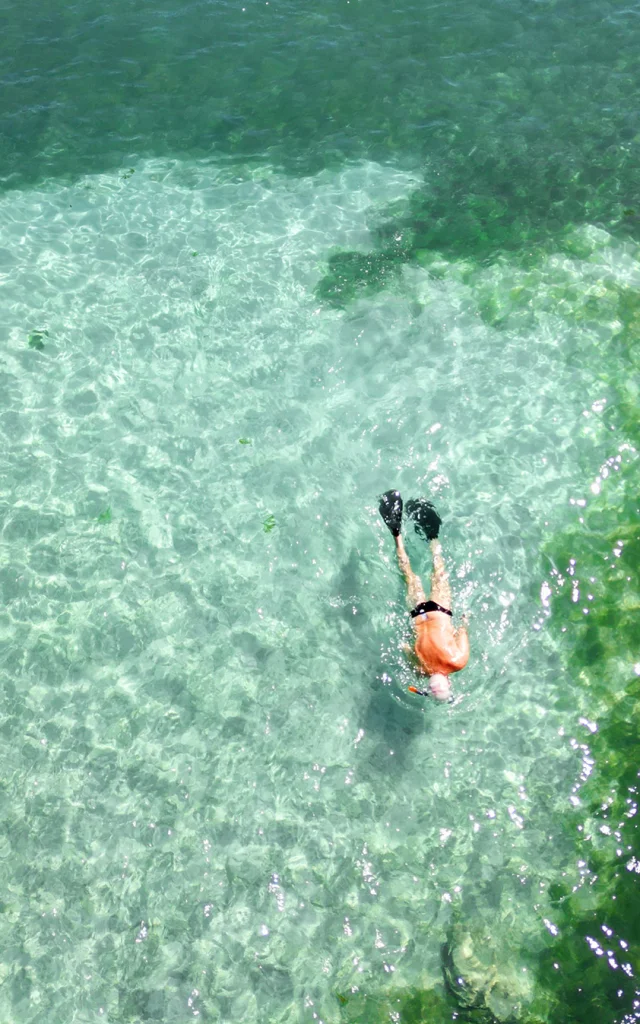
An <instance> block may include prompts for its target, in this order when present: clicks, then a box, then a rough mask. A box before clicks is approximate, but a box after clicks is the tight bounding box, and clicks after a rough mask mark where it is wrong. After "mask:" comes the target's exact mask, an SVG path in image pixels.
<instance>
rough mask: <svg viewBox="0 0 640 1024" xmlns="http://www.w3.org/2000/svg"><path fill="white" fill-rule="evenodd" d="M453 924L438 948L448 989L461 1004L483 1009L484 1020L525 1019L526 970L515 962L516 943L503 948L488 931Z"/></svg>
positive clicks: (529, 994)
mask: <svg viewBox="0 0 640 1024" xmlns="http://www.w3.org/2000/svg"><path fill="white" fill-rule="evenodd" d="M472 928H473V926H468V925H467V926H465V925H462V924H454V925H453V927H452V929H451V931H450V934H449V938H448V940H447V942H446V943H445V945H444V946H443V950H442V969H443V974H444V978H445V981H446V983H447V985H448V987H449V990H450V991H451V993H452V994H453V995H454V997H455V999H456V1002H457V1003H458V1004H459V1005H460V1006H461V1007H466V1008H469V1009H471V1008H475V1009H478V1011H480V1014H481V1011H483V1010H484V1011H485V1017H484V1018H483V1017H482V1016H481V1015H479V1019H486V1020H487V1021H490V1022H493V1021H500V1024H503V1022H504V1024H507V1022H516V1021H522V1020H523V1019H525V1014H526V1007H527V1006H528V1004H529V1003H530V1002H531V1000H532V998H533V984H532V981H531V979H530V976H529V973H528V972H527V971H526V970H523V968H522V966H521V965H519V964H518V957H517V944H516V946H514V948H513V949H511V950H509V949H508V948H505V943H504V942H503V941H496V940H494V938H493V936H492V934H491V933H489V932H488V930H485V929H484V928H483V929H482V934H480V931H478V930H477V929H476V930H474V931H472Z"/></svg>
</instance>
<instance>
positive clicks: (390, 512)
mask: <svg viewBox="0 0 640 1024" xmlns="http://www.w3.org/2000/svg"><path fill="white" fill-rule="evenodd" d="M378 508H379V509H380V515H381V516H382V518H383V519H384V521H385V523H386V524H387V526H388V527H389V529H390V530H391V535H392V536H393V537H399V536H400V530H401V529H402V495H401V494H400V491H387V492H386V493H385V494H383V495H382V497H381V498H380V504H379V505H378Z"/></svg>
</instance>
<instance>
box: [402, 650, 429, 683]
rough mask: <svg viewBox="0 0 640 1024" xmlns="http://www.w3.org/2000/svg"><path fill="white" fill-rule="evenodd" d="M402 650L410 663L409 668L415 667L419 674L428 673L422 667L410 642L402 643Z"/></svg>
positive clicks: (424, 674)
mask: <svg viewBox="0 0 640 1024" xmlns="http://www.w3.org/2000/svg"><path fill="white" fill-rule="evenodd" d="M402 650H403V651H404V653H405V654H406V656H407V659H408V661H409V662H410V663H411V668H413V669H415V670H416V672H420V673H421V675H423V676H426V675H428V673H427V670H426V669H425V668H424V666H423V664H422V662H421V661H420V658H419V657H418V655H417V654H416V651H415V648H414V647H412V646H411V644H403V645H402Z"/></svg>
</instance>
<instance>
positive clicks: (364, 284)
mask: <svg viewBox="0 0 640 1024" xmlns="http://www.w3.org/2000/svg"><path fill="white" fill-rule="evenodd" d="M406 262H407V259H406V258H405V254H404V253H402V252H401V251H397V250H384V251H383V252H371V253H361V252H339V253H335V254H334V255H333V256H331V257H330V258H329V266H328V271H327V273H326V274H325V276H324V277H323V278H322V280H321V281H320V283H319V284H318V286H317V288H316V295H317V297H318V299H320V301H321V302H326V303H327V304H328V305H329V306H333V307H334V308H335V309H343V308H344V307H345V306H347V305H348V304H349V303H350V302H352V301H353V300H354V299H358V298H364V297H366V296H368V295H374V294H375V293H376V292H379V291H381V290H382V289H383V288H386V287H387V286H388V285H390V284H392V283H393V282H395V281H397V280H398V276H399V272H400V269H401V267H402V265H403V263H406Z"/></svg>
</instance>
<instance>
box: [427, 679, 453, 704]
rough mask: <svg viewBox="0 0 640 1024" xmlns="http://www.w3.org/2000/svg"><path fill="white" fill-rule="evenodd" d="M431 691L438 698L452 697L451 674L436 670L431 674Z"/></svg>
mask: <svg viewBox="0 0 640 1024" xmlns="http://www.w3.org/2000/svg"><path fill="white" fill-rule="evenodd" d="M429 693H430V694H431V696H432V697H435V699H436V700H449V699H450V698H451V683H450V682H449V676H445V675H444V673H443V672H434V673H433V675H432V676H429Z"/></svg>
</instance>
